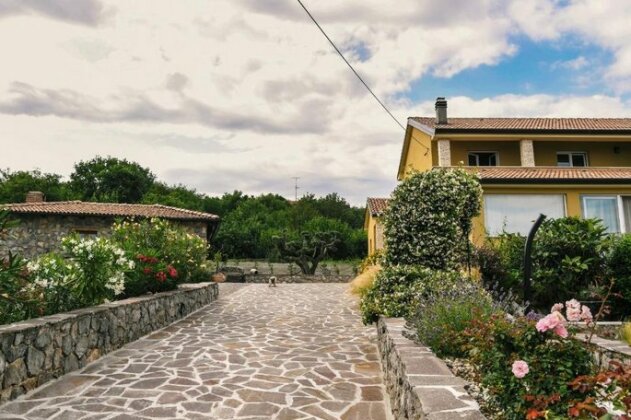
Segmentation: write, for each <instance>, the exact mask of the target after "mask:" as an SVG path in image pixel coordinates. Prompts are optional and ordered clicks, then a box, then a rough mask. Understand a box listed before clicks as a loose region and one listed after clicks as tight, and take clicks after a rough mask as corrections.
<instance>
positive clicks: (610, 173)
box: [467, 166, 631, 184]
mask: <svg viewBox="0 0 631 420" xmlns="http://www.w3.org/2000/svg"><path fill="white" fill-rule="evenodd" d="M467 169H468V170H470V171H472V172H476V173H478V174H479V176H480V181H481V182H482V183H483V184H484V183H497V182H503V181H512V182H520V183H535V184H536V183H546V182H547V183H554V182H557V183H581V182H584V183H598V184H607V183H620V182H624V183H629V184H631V167H629V168H589V167H587V168H576V167H574V168H563V167H556V166H554V167H544V166H540V167H521V166H490V167H475V168H469V167H468V168H467Z"/></svg>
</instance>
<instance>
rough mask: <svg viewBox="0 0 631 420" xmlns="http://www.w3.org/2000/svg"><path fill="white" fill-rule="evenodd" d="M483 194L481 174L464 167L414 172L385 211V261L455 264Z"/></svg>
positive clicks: (462, 254) (460, 257) (434, 265)
mask: <svg viewBox="0 0 631 420" xmlns="http://www.w3.org/2000/svg"><path fill="white" fill-rule="evenodd" d="M480 197H481V188H480V184H479V182H478V180H477V178H476V177H475V176H474V175H471V174H469V173H467V172H466V171H464V170H462V169H453V170H444V169H440V170H432V171H426V172H415V173H412V174H411V175H410V176H409V177H408V178H406V179H405V180H404V181H403V182H401V183H400V184H399V186H398V187H397V188H396V189H395V190H394V192H393V194H392V199H391V200H390V202H389V206H388V210H387V211H386V212H385V215H384V227H385V245H386V246H385V248H386V256H385V262H386V264H387V265H420V266H423V267H427V268H432V269H437V270H453V269H456V268H457V266H458V264H459V263H461V262H462V261H463V259H464V257H465V255H466V247H467V246H468V244H469V237H468V235H469V233H470V232H471V223H472V218H473V217H474V216H476V215H478V214H479V212H480Z"/></svg>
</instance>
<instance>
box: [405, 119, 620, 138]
mask: <svg viewBox="0 0 631 420" xmlns="http://www.w3.org/2000/svg"><path fill="white" fill-rule="evenodd" d="M410 119H411V120H413V121H415V122H417V123H420V124H422V125H424V126H426V127H428V128H429V129H431V130H436V131H439V132H440V131H452V130H458V131H463V130H471V131H525V132H533V131H534V132H536V131H546V132H549V131H571V132H581V131H586V132H589V131H598V132H611V133H618V134H623V133H624V134H631V118H449V119H448V124H436V118H435V117H412V118H410Z"/></svg>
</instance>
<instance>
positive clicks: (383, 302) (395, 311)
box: [360, 266, 461, 324]
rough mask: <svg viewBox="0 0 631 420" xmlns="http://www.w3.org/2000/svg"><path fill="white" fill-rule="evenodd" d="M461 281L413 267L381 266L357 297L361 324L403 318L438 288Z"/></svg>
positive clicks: (458, 277) (446, 273)
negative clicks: (384, 318)
mask: <svg viewBox="0 0 631 420" xmlns="http://www.w3.org/2000/svg"><path fill="white" fill-rule="evenodd" d="M460 281H461V278H460V275H459V274H458V273H455V272H440V271H433V270H430V269H428V268H422V267H413V266H394V267H385V268H383V269H382V270H381V271H379V273H378V274H377V277H376V278H375V281H374V283H373V284H372V286H371V287H369V288H367V289H366V290H365V291H364V292H363V295H362V297H361V303H360V309H361V312H362V317H363V321H364V323H366V324H368V323H372V322H375V321H376V320H377V317H378V316H379V315H384V316H386V317H402V316H407V315H409V314H410V312H411V311H412V310H413V309H414V308H415V307H416V305H417V304H418V302H419V301H420V299H422V298H424V297H425V296H426V295H427V294H428V293H430V292H431V291H432V290H434V289H435V288H438V287H444V288H447V287H453V288H455V287H457V285H458V284H459V283H460Z"/></svg>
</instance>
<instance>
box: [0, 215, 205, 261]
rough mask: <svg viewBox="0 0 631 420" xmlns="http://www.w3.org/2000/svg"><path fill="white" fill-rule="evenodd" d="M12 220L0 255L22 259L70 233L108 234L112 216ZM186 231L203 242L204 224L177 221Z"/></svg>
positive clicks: (51, 246)
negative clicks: (12, 225)
mask: <svg viewBox="0 0 631 420" xmlns="http://www.w3.org/2000/svg"><path fill="white" fill-rule="evenodd" d="M12 219H14V220H16V221H18V222H19V224H18V225H17V226H16V227H14V228H11V229H10V230H9V233H8V235H7V237H6V238H5V239H4V240H3V241H0V256H1V255H6V254H7V253H8V252H9V251H11V252H12V253H17V254H20V255H21V256H23V257H25V258H33V257H35V256H37V255H40V254H44V253H47V252H51V251H54V250H56V249H58V247H59V245H60V243H61V238H63V237H64V236H67V235H69V234H71V233H73V232H79V233H81V232H85V233H88V232H89V233H91V232H96V233H97V234H98V235H102V236H109V235H110V234H111V229H112V224H113V223H114V220H115V219H114V218H113V217H103V216H62V215H21V214H14V215H12ZM177 223H180V224H182V225H183V226H186V227H188V228H189V229H190V231H191V233H194V234H196V235H198V236H200V237H201V238H203V239H206V230H207V226H206V223H205V222H188V221H182V222H177Z"/></svg>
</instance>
